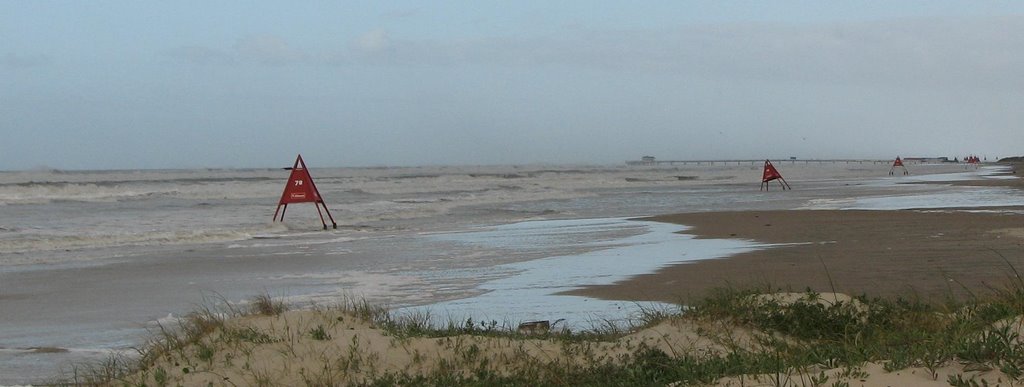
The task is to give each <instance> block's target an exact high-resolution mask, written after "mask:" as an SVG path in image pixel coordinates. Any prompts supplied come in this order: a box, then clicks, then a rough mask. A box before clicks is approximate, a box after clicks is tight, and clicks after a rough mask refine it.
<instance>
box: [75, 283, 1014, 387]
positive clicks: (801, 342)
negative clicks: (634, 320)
mask: <svg viewBox="0 0 1024 387" xmlns="http://www.w3.org/2000/svg"><path fill="white" fill-rule="evenodd" d="M1010 278H1011V281H1010V284H1009V286H1006V287H1004V288H998V289H997V288H993V289H991V290H990V291H989V292H986V294H984V295H975V296H974V297H973V298H972V299H970V300H967V301H954V300H948V301H945V302H939V303H934V302H923V301H921V300H915V299H904V298H895V299H888V298H869V297H865V296H860V297H854V298H849V299H842V300H840V299H838V298H833V297H835V296H832V295H830V294H829V295H822V294H818V293H815V292H813V291H810V290H807V291H805V292H802V294H800V295H799V297H796V299H795V300H792V299H791V300H783V299H779V298H777V297H773V296H770V295H769V294H770V293H774V292H765V291H764V290H765V288H761V290H760V291H758V290H741V289H721V290H718V291H716V292H715V293H714V294H712V295H711V296H709V297H707V298H705V299H703V300H702V301H700V302H697V303H695V304H693V305H691V306H690V307H689V308H687V309H686V310H685V311H684V312H682V313H679V314H667V313H664V312H660V311H653V310H651V311H647V319H646V320H645V321H644V323H643V324H641V325H639V326H635V327H630V328H629V329H619V328H614V327H612V325H611V324H609V326H608V327H604V328H599V329H594V330H588V331H584V332H570V331H551V332H546V333H542V334H539V335H524V334H520V333H517V332H516V331H515V330H514V329H512V328H511V327H508V326H506V325H505V324H498V323H497V322H494V321H485V322H479V321H473V320H468V321H462V322H451V323H449V324H448V325H447V326H444V327H433V326H431V325H430V324H428V321H430V318H429V317H430V316H429V315H404V316H395V315H393V314H391V313H388V311H387V310H386V308H383V307H380V306H375V305H372V304H369V303H367V302H366V301H351V300H346V301H345V302H342V303H341V304H339V305H335V306H331V307H327V308H320V309H319V311H318V313H320V314H322V315H324V316H327V317H325V318H323V319H321V320H316V321H315V322H313V321H312V320H311V321H310V322H309V323H308V324H307V325H302V324H301V323H299V322H296V321H295V320H288V319H285V320H284V321H285V324H284V326H283V327H281V326H279V327H278V328H279V329H277V330H274V331H271V330H268V329H264V328H258V327H255V326H246V325H244V324H241V325H240V324H233V323H229V321H231V320H232V319H234V320H238V319H240V318H252V317H253V316H279V317H280V316H281V315H282V314H283V313H286V312H287V308H286V307H285V305H284V303H282V302H281V301H279V300H274V299H272V298H271V297H269V296H267V295H261V296H258V297H256V298H255V299H254V300H252V301H251V302H249V303H248V305H249V307H248V308H239V307H233V306H230V305H229V304H227V303H217V304H216V305H217V306H216V307H212V306H211V307H201V308H198V309H197V310H196V311H194V312H192V313H190V314H189V315H187V316H186V317H185V318H183V319H181V320H180V322H179V324H178V325H177V326H174V327H164V326H160V327H159V328H158V329H157V330H156V332H155V335H154V337H153V338H152V339H151V340H150V341H149V342H148V343H146V345H144V346H143V347H141V348H140V349H138V350H137V352H138V354H137V355H136V356H124V355H118V356H112V357H111V358H110V359H108V360H107V361H105V362H101V363H96V364H90V365H78V366H76V367H74V368H73V370H72V372H71V373H70V375H68V377H67V378H66V379H65V380H62V381H60V383H61V384H70V385H115V386H121V385H123V386H167V385H179V384H183V385H187V383H183V382H182V381H183V380H186V379H184V378H185V377H186V376H185V375H188V374H189V373H199V372H202V373H206V374H216V373H217V372H219V371H218V369H219V368H218V366H228V365H230V366H238V364H239V363H241V362H243V361H246V362H249V361H252V360H251V356H252V354H253V353H256V352H258V351H260V350H261V348H264V347H266V346H276V347H274V348H276V349H275V351H276V354H275V356H278V357H283V358H286V359H287V358H289V357H291V356H296V357H298V356H300V355H301V352H303V351H304V346H307V345H308V344H306V343H310V342H320V343H335V344H336V347H338V348H342V349H343V351H341V352H326V351H324V352H323V353H321V354H320V355H319V356H320V357H321V359H319V360H320V362H321V363H318V364H325V365H323V366H318V367H319V368H317V369H301V370H291V371H290V372H292V373H295V372H298V373H300V374H301V375H300V376H299V377H298V379H296V380H301V381H302V384H305V385H379V386H384V385H387V386H391V385H467V386H476V385H480V386H484V385H486V386H491V385H666V384H672V383H675V384H676V385H692V384H709V383H715V382H716V381H718V380H719V379H721V378H724V377H743V375H762V377H764V375H767V378H768V379H769V384H772V385H802V386H826V385H828V386H843V385H848V382H849V381H850V380H854V379H858V378H862V377H864V375H863V373H864V372H863V370H862V366H863V365H864V364H866V363H880V364H883V365H884V369H885V370H886V371H889V372H893V371H898V370H903V369H908V368H916V369H923V370H925V371H926V373H927V374H928V375H930V376H931V377H932V378H933V379H938V377H939V372H938V371H937V370H938V369H939V368H941V367H944V366H948V365H957V366H958V367H960V368H958V369H960V370H962V372H957V373H954V374H949V375H948V377H947V380H937V381H939V382H946V383H948V384H950V385H954V386H974V385H985V384H987V383H988V382H989V380H988V379H985V378H984V377H979V375H980V374H981V373H984V372H991V373H994V374H995V375H997V376H996V377H998V378H999V380H1000V381H1003V380H1004V379H1005V381H1006V382H1012V383H1018V382H1021V378H1022V377H1024V340H1022V338H1021V334H1022V332H1024V281H1022V280H1021V279H1020V277H1019V276H1017V275H1016V272H1014V274H1013V275H1012V276H1011V277H1010ZM769 289H770V288H769ZM346 319H352V320H357V321H359V322H362V323H365V324H369V326H370V327H371V328H374V329H376V330H379V331H380V332H382V335H383V337H386V338H387V340H390V346H391V347H404V348H407V352H408V353H411V354H412V355H411V360H410V363H409V364H408V365H406V366H405V368H404V369H403V368H400V367H399V368H396V367H387V366H385V365H383V364H384V363H385V362H384V360H385V359H382V358H381V355H380V354H378V353H375V352H373V351H371V350H369V349H367V348H366V347H365V342H364V341H360V340H359V339H357V338H356V336H352V338H351V339H342V334H343V333H344V329H343V327H344V326H347V325H346V324H350V323H351V322H352V321H349V320H346ZM658 324H668V326H676V325H680V324H695V325H693V326H697V327H700V328H699V329H698V331H697V332H698V333H699V334H700V335H702V337H707V338H710V340H711V341H714V342H715V343H716V346H715V347H714V349H711V350H707V351H696V350H694V348H692V347H688V348H683V347H672V346H669V347H667V348H666V346H664V345H660V346H659V345H654V344H657V341H654V342H651V341H642V340H641V341H634V340H631V339H630V340H625V339H624V338H626V337H627V335H629V334H630V333H631V332H637V331H641V330H643V329H644V328H646V327H652V326H655V325H658ZM659 326H660V325H659ZM716 327H717V328H716ZM349 329H353V328H349ZM735 332H746V335H747V340H746V341H747V342H746V343H745V344H743V343H742V341H743V340H739V339H737V338H735V337H733V336H734V335H735ZM339 340H348V341H346V342H338V341H339ZM417 340H419V341H417ZM425 340H426V341H425ZM431 340H433V342H431ZM483 340H491V341H483ZM423 342H427V343H435V344H432V345H436V348H439V349H437V350H436V351H437V352H436V353H430V352H429V351H428V350H424V351H420V350H419V349H415V350H413V349H409V348H414V347H416V345H419V344H416V343H423ZM496 342H497V343H501V344H500V347H501V348H505V349H503V351H504V352H503V353H502V354H501V355H500V356H496V355H493V354H492V353H491V351H494V348H498V347H497V346H495V344H493V343H496ZM488 343H490V344H488ZM542 343H550V345H553V346H554V347H555V348H558V349H557V350H556V351H555V352H538V351H536V350H534V348H533V347H532V346H540V345H541V344H542ZM652 343H654V344H652ZM545 345H547V344H545ZM431 348H434V347H431ZM441 352H444V353H446V354H449V355H444V356H439V355H437V353H441ZM245 365H246V366H248V365H249V364H248V363H246V364H245ZM825 370H839V371H838V372H830V373H826V372H824V371H825ZM247 372H248V374H246V375H244V377H238V376H236V377H235V378H234V379H232V378H230V377H227V376H225V377H223V378H222V379H218V382H217V383H213V385H279V384H280V383H281V382H279V381H280V380H288V379H282V377H283V376H282V375H278V374H275V373H273V372H270V371H261V370H259V369H256V367H252V368H249V369H248V370H247ZM211 383H212V382H211Z"/></svg>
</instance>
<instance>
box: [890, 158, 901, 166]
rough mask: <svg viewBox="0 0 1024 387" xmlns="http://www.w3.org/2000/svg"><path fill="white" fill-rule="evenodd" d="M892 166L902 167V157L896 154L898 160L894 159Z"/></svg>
mask: <svg viewBox="0 0 1024 387" xmlns="http://www.w3.org/2000/svg"><path fill="white" fill-rule="evenodd" d="M892 166H894V167H902V166H903V160H900V157H899V156H896V161H893V163H892Z"/></svg>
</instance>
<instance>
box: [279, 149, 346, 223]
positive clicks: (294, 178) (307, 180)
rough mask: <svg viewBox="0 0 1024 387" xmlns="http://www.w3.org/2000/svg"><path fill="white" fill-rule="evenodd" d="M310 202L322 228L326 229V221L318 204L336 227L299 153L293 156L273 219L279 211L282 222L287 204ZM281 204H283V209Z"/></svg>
mask: <svg viewBox="0 0 1024 387" xmlns="http://www.w3.org/2000/svg"><path fill="white" fill-rule="evenodd" d="M310 202H312V203H313V204H315V205H316V212H317V213H318V214H320V222H321V223H323V225H324V229H327V221H325V220H324V214H323V213H322V212H320V206H323V207H324V212H326V213H327V217H328V218H330V219H331V225H333V226H334V228H338V224H337V223H335V222H334V216H332V215H331V211H330V210H328V209H327V203H324V200H323V199H322V198H321V197H320V191H318V190H317V189H316V184H314V183H313V177H312V176H310V175H309V170H308V169H306V163H305V162H304V161H302V155H299V157H297V158H295V165H293V166H292V174H291V176H288V183H286V184H285V186H284V193H282V194H281V200H280V201H278V202H277V210H275V211H274V221H275V222H276V221H277V219H278V218H277V215H278V213H280V214H281V221H282V222H284V213H285V212H286V211H288V205H289V204H291V203H310ZM281 206H284V209H282V208H281Z"/></svg>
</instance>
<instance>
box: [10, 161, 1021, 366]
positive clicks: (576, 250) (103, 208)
mask: <svg viewBox="0 0 1024 387" xmlns="http://www.w3.org/2000/svg"><path fill="white" fill-rule="evenodd" d="M776 165H777V167H778V168H779V169H780V171H781V172H782V173H783V174H784V175H785V176H786V178H787V180H788V181H789V182H790V183H791V184H792V185H793V187H794V190H792V191H780V190H778V189H774V187H773V190H771V191H769V192H761V191H758V190H757V184H756V183H757V181H758V179H759V177H760V172H761V166H760V165H758V164H757V163H750V162H733V163H724V162H722V163H714V164H707V163H705V164H703V165H687V166H673V167H622V166H614V167H609V166H596V167H595V166H505V167H423V168H368V169H358V168H357V169H324V170H312V174H313V177H314V178H316V179H317V185H318V187H319V188H320V190H321V193H322V194H323V195H324V196H325V197H326V198H327V199H328V204H329V205H330V206H331V210H332V212H334V214H335V217H336V218H337V219H338V220H339V222H338V223H339V228H338V230H328V231H321V230H320V224H319V219H318V218H317V217H316V212H315V211H313V210H312V206H309V208H306V207H303V206H295V207H296V208H294V209H289V213H288V216H289V220H288V221H287V222H286V223H283V224H282V223H270V222H269V218H270V216H271V215H272V214H273V206H274V204H275V203H276V202H277V199H278V197H279V194H280V190H281V185H282V184H283V181H284V179H285V178H286V173H285V174H282V173H281V172H280V171H274V170H196V171H189V170H184V171H179V170H172V171H92V172H70V173H69V172H62V171H49V172H45V171H44V172H25V173H8V174H4V175H0V200H2V201H3V203H4V205H3V206H0V213H2V214H3V215H4V216H3V217H2V219H4V223H3V224H0V229H2V230H0V231H2V232H0V251H2V252H3V253H4V254H3V256H2V257H0V258H2V259H0V307H2V308H3V310H4V311H5V312H6V313H5V314H4V315H3V316H0V376H2V378H0V383H3V384H19V383H31V382H39V381H41V380H42V381H45V380H50V379H48V378H52V377H55V376H57V375H66V374H67V372H68V370H71V369H74V367H75V365H76V364H81V362H91V361H97V360H101V359H103V358H106V357H107V356H109V355H110V354H116V353H131V352H132V351H133V349H132V348H135V347H137V346H139V345H141V343H143V342H144V341H145V340H147V337H148V335H149V334H151V332H152V330H153V329H155V328H156V327H159V326H172V325H174V324H176V323H177V322H178V321H181V320H182V319H183V318H184V316H186V315H187V314H188V313H189V312H190V311H192V310H193V309H195V308H196V307H197V306H201V305H206V304H209V303H214V304H219V303H226V304H230V305H240V306H245V305H247V299H248V298H250V297H252V296H253V295H256V294H264V293H266V294H270V295H271V296H274V297H276V298H279V299H281V300H283V301H285V302H286V303H288V304H289V305H291V306H292V307H295V308H299V309H302V308H309V307H314V308H315V307H316V306H317V305H330V304H332V303H334V302H337V300H341V299H348V298H352V297H355V298H358V299H361V300H365V301H366V302H369V303H373V304H376V305H384V306H386V307H388V308H389V309H390V310H392V311H393V312H394V313H396V314H402V313H406V312H411V313H416V312H417V311H428V312H430V313H431V314H432V315H433V316H436V317H438V318H439V321H440V322H441V323H442V324H443V323H444V322H445V321H466V320H467V319H470V318H471V319H472V320H473V321H488V322H489V321H494V322H495V323H497V324H498V326H502V327H506V328H507V327H515V326H516V325H517V324H518V323H519V322H521V321H527V320H551V321H555V320H559V319H561V320H563V321H564V323H562V324H564V325H561V326H565V327H571V328H572V329H573V330H574V331H578V330H585V329H587V328H593V327H595V324H606V323H610V324H619V325H620V326H628V325H629V324H631V323H632V322H635V321H637V319H638V318H642V317H643V316H642V315H643V313H644V308H658V310H670V308H676V309H678V307H679V306H680V305H685V304H686V303H687V302H690V301H693V300H697V299H699V298H700V297H702V296H703V295H705V294H707V292H708V291H709V290H711V289H715V288H720V287H728V286H733V287H737V288H747V287H764V286H769V285H770V286H771V287H772V289H773V290H777V289H783V290H793V291H797V292H799V291H803V290H805V289H806V288H808V287H810V288H812V289H814V290H817V291H821V292H831V291H833V289H834V290H835V291H837V292H845V293H848V294H854V295H858V294H862V293H863V294H870V295H879V296H908V297H910V296H920V297H921V298H923V299H928V300H933V299H941V298H942V297H946V296H948V295H953V296H955V297H961V298H962V297H964V296H965V295H966V294H968V292H969V291H979V289H981V290H983V289H985V288H986V286H989V285H992V286H998V285H999V283H1000V281H1002V280H1003V279H1005V278H1006V276H1007V273H1009V272H1008V271H1007V269H1008V268H1009V267H1010V265H1012V264H1015V263H1017V262H1019V261H1020V253H1019V250H1020V236H1019V228H1020V227H1021V226H1020V209H1021V208H1022V206H1024V193H1022V192H1021V191H1020V190H1019V189H1018V187H1019V182H1018V180H1013V179H1006V178H1004V177H1006V176H1007V175H1012V173H1009V172H1008V170H1007V168H1006V167H1005V166H986V167H983V168H981V169H979V168H976V167H973V166H965V165H959V164H915V165H911V166H910V168H911V170H912V171H913V173H914V175H911V176H909V177H886V176H885V174H886V171H887V170H888V165H887V164H886V163H884V162H858V161H853V162H838V163H837V162H827V163H817V162H779V163H777V164H776ZM915 209H916V210H915ZM661 214H676V215H661ZM57 218H59V219H61V221H60V222H54V221H53V220H54V219H57ZM15 220H16V221H15ZM964 257H972V258H971V259H964ZM630 260H641V261H643V262H639V261H636V262H630ZM1008 263H1009V264H1008ZM1022 266H1024V265H1022ZM625 269H629V270H625ZM830 279H831V281H830Z"/></svg>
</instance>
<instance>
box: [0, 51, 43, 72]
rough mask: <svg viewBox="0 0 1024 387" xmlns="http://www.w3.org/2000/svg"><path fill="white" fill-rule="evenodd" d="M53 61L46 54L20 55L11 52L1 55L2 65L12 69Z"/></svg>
mask: <svg viewBox="0 0 1024 387" xmlns="http://www.w3.org/2000/svg"><path fill="white" fill-rule="evenodd" d="M52 62H53V61H52V60H51V59H50V57H48V56H46V55H19V54H14V53H10V52H9V53H6V54H4V55H0V67H3V68H10V69H21V68H29V67H39V66H46V65H49V64H50V63H52Z"/></svg>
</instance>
